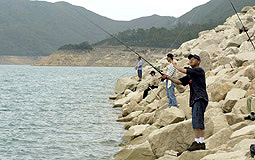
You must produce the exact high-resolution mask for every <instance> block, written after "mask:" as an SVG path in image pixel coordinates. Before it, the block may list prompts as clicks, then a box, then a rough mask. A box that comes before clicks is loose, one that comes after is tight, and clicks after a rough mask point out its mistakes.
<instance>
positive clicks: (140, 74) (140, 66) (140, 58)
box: [135, 56, 143, 82]
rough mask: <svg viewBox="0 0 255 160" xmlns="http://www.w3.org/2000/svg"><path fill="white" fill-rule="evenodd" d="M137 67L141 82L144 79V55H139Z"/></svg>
mask: <svg viewBox="0 0 255 160" xmlns="http://www.w3.org/2000/svg"><path fill="white" fill-rule="evenodd" d="M135 69H137V73H138V81H139V82H140V81H141V80H142V75H143V73H142V70H143V61H142V57H141V56H139V57H138V62H137V65H136V66H135Z"/></svg>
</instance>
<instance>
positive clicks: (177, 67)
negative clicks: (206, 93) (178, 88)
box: [170, 59, 187, 74]
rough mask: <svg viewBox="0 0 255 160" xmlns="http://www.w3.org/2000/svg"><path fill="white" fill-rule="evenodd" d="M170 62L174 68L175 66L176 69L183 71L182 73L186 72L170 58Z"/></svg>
mask: <svg viewBox="0 0 255 160" xmlns="http://www.w3.org/2000/svg"><path fill="white" fill-rule="evenodd" d="M170 63H172V64H173V65H174V68H176V69H177V70H178V71H180V72H182V73H184V74H186V73H187V69H185V68H181V67H179V66H177V64H176V63H174V62H173V60H172V59H171V60H170Z"/></svg>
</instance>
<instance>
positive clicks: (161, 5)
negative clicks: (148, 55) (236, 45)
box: [42, 0, 210, 21]
mask: <svg viewBox="0 0 255 160" xmlns="http://www.w3.org/2000/svg"><path fill="white" fill-rule="evenodd" d="M42 1H48V2H58V1H59V0H42ZM62 1H65V2H68V3H71V4H73V5H77V6H82V7H84V8H86V9H88V10H90V11H92V12H95V13H97V14H100V15H102V16H105V17H108V18H111V19H113V20H124V21H126V20H132V19H135V18H140V17H144V16H151V15H153V14H157V15H160V16H173V17H176V18H177V17H180V16H182V15H183V14H185V13H187V12H188V11H190V10H191V9H192V8H194V7H196V6H199V5H202V4H205V3H206V2H208V1H210V0H62Z"/></svg>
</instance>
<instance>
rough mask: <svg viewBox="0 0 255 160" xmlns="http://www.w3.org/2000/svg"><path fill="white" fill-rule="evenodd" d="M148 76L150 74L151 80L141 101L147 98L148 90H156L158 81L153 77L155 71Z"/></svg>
mask: <svg viewBox="0 0 255 160" xmlns="http://www.w3.org/2000/svg"><path fill="white" fill-rule="evenodd" d="M150 74H151V80H150V83H149V86H148V88H147V89H146V90H145V91H144V92H143V99H144V98H146V97H147V95H148V92H149V91H150V90H152V89H155V88H158V82H159V81H158V78H157V77H156V76H155V74H156V73H155V71H151V72H150Z"/></svg>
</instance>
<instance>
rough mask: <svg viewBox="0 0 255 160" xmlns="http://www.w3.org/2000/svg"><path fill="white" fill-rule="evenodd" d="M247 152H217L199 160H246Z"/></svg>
mask: <svg viewBox="0 0 255 160" xmlns="http://www.w3.org/2000/svg"><path fill="white" fill-rule="evenodd" d="M247 152H248V151H235V152H217V153H215V154H210V155H207V156H205V157H204V158H202V159H201V160H219V159H220V160H230V159H231V160H247V157H246V154H247Z"/></svg>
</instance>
